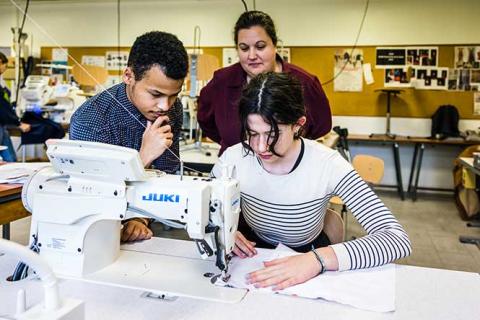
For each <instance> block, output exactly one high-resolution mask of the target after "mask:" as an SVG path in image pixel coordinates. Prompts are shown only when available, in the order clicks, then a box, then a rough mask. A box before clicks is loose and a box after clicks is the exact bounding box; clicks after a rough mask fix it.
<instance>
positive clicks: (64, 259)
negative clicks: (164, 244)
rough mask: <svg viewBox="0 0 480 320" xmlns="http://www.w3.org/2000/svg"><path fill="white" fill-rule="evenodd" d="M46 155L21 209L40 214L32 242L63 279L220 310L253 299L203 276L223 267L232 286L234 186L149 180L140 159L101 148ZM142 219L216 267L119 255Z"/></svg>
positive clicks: (53, 150) (160, 176)
mask: <svg viewBox="0 0 480 320" xmlns="http://www.w3.org/2000/svg"><path fill="white" fill-rule="evenodd" d="M47 146H48V150H47V155H48V158H49V159H50V162H51V165H52V166H51V167H46V168H44V169H42V170H40V171H38V172H37V173H36V174H34V175H33V176H32V177H31V178H30V180H29V181H28V182H27V183H26V184H25V185H24V187H23V191H22V200H23V204H24V206H25V208H26V209H27V210H28V211H30V212H31V213H32V223H31V231H30V234H31V236H32V239H34V242H35V245H36V246H38V248H39V249H40V256H41V257H43V258H44V259H45V260H46V261H47V263H48V264H49V265H50V266H51V267H52V269H53V270H54V272H55V274H57V276H60V277H64V278H76V279H82V280H86V281H92V282H98V283H104V284H110V285H117V286H122V287H130V288H137V289H142V290H146V291H151V292H157V293H162V294H165V293H166V294H171V295H184V296H190V297H198V298H203V299H210V300H217V301H229V302H236V301H239V300H240V299H241V298H242V297H243V296H244V295H245V292H244V291H243V290H238V289H229V288H221V287H217V286H213V285H212V284H211V283H210V282H211V281H210V280H211V279H207V278H205V277H204V273H207V272H208V273H212V272H213V273H218V270H217V271H216V272H215V269H216V268H215V267H214V265H216V267H218V269H220V271H221V276H222V279H223V280H224V281H228V277H229V275H228V265H229V259H230V253H231V252H232V250H233V247H234V245H235V232H236V230H237V224H238V217H239V213H240V192H239V186H238V182H237V181H236V180H234V179H230V178H223V179H209V178H197V177H187V176H184V177H182V176H179V175H167V174H164V173H160V172H158V171H145V170H144V168H143V164H142V161H141V159H140V157H139V155H138V152H137V151H136V150H133V149H128V148H123V147H118V146H113V145H107V144H102V143H94V142H85V141H71V140H49V141H47ZM225 170H226V171H225V172H226V174H225V176H228V174H227V171H228V168H225ZM139 216H140V217H152V218H155V219H159V220H176V221H177V224H181V225H183V226H184V227H185V229H186V231H187V232H188V235H189V236H190V238H192V239H194V240H195V243H196V246H197V248H198V250H199V251H200V254H201V256H202V257H203V258H208V257H209V256H211V258H208V259H207V260H202V259H198V260H192V259H187V260H186V259H184V258H180V257H172V256H167V257H161V256H157V255H155V254H151V253H143V252H138V251H129V250H120V228H121V223H120V222H121V221H122V220H125V219H129V218H132V217H139ZM192 246H195V244H194V242H192ZM212 268H213V270H212ZM219 276H220V275H219ZM217 278H218V277H217Z"/></svg>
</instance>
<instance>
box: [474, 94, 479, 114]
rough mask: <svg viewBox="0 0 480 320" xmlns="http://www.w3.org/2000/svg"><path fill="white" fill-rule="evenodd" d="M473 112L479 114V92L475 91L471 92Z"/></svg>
mask: <svg viewBox="0 0 480 320" xmlns="http://www.w3.org/2000/svg"><path fill="white" fill-rule="evenodd" d="M473 114H474V115H476V116H478V115H480V93H479V92H475V93H474V94H473Z"/></svg>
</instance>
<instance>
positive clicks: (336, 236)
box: [323, 209, 345, 244]
mask: <svg viewBox="0 0 480 320" xmlns="http://www.w3.org/2000/svg"><path fill="white" fill-rule="evenodd" d="M323 232H325V234H326V235H327V237H328V239H329V240H330V243H331V244H336V243H340V242H343V239H344V238H345V228H344V225H343V219H342V217H341V216H340V214H339V213H338V212H336V211H334V210H332V209H327V212H326V213H325V220H324V222H323Z"/></svg>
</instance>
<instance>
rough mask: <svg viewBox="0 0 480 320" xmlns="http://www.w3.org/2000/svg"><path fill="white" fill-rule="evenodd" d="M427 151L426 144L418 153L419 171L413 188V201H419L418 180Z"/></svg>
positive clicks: (421, 145) (422, 144) (422, 145)
mask: <svg viewBox="0 0 480 320" xmlns="http://www.w3.org/2000/svg"><path fill="white" fill-rule="evenodd" d="M424 150H425V144H424V143H421V144H420V152H419V153H418V165H417V170H416V172H415V185H414V186H413V190H412V200H413V201H417V188H418V180H419V179H420V169H421V168H422V160H423V151H424Z"/></svg>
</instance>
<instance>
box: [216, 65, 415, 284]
mask: <svg viewBox="0 0 480 320" xmlns="http://www.w3.org/2000/svg"><path fill="white" fill-rule="evenodd" d="M239 118H240V123H241V138H242V142H241V143H239V144H236V145H235V146H232V147H230V148H228V149H227V150H226V151H225V152H224V153H223V154H222V156H221V157H220V160H219V162H218V163H217V164H216V165H215V166H214V168H213V170H212V176H214V177H220V176H221V172H222V169H221V167H222V165H234V166H235V170H234V177H235V178H236V179H238V181H239V185H240V192H241V209H242V214H241V221H240V225H239V229H238V231H237V234H236V241H235V248H234V253H235V254H236V255H237V256H239V257H240V258H246V257H251V256H253V255H255V254H256V250H255V247H265V248H274V247H275V246H277V245H278V244H279V243H282V244H284V245H287V246H288V247H290V248H292V249H294V250H296V251H299V252H302V254H299V255H295V256H290V257H285V258H281V259H276V260H272V261H266V262H264V268H263V269H261V270H257V271H255V272H252V273H250V274H249V275H248V278H247V281H248V282H249V283H251V284H254V285H255V286H257V287H268V286H273V289H274V290H281V289H284V288H286V287H289V286H293V285H295V284H298V283H302V282H305V281H307V280H309V279H311V278H313V277H315V276H317V275H318V274H322V273H324V272H325V271H337V270H338V271H343V270H351V269H362V268H370V267H375V266H380V265H383V264H386V263H390V262H392V261H394V260H396V259H400V258H403V257H406V256H408V255H410V253H411V244H410V240H409V238H408V235H407V234H406V232H405V230H404V229H403V227H402V226H401V225H400V224H399V223H398V221H397V220H396V219H395V217H394V216H393V215H392V213H391V212H390V210H389V209H388V208H386V207H385V205H384V204H383V203H382V201H381V200H380V199H379V198H378V197H377V195H375V193H374V192H373V191H372V189H371V188H370V187H369V186H368V185H367V183H366V182H365V181H363V180H362V178H361V177H360V176H359V175H358V173H357V172H356V171H355V170H354V168H353V167H352V166H351V164H350V163H349V162H347V161H346V160H345V159H344V158H343V157H342V156H341V155H340V154H339V153H338V152H337V151H336V150H333V149H330V148H328V147H326V146H324V145H322V144H320V143H318V142H316V141H313V140H308V139H305V138H302V131H303V129H304V125H305V123H306V121H307V119H306V116H305V107H304V100H303V94H302V84H301V83H300V82H299V81H298V80H296V79H295V78H294V77H293V76H292V75H289V74H285V73H274V72H269V73H264V74H260V75H258V76H256V77H255V78H253V79H252V80H251V81H250V82H249V83H248V85H247V86H246V88H245V89H244V90H243V92H242V96H241V98H240V101H239ZM333 196H339V197H340V198H341V199H342V200H343V201H344V203H345V204H346V205H347V206H348V207H349V208H350V209H351V211H352V214H353V216H354V217H355V218H356V219H357V220H358V222H359V223H360V224H361V225H362V227H363V228H364V229H365V230H366V232H367V235H366V236H364V237H361V238H358V239H356V240H351V241H346V242H343V243H338V244H334V245H331V244H330V240H329V239H328V237H327V236H326V235H325V234H324V232H323V227H324V218H325V214H326V210H327V207H328V203H329V199H330V198H331V197H333Z"/></svg>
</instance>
